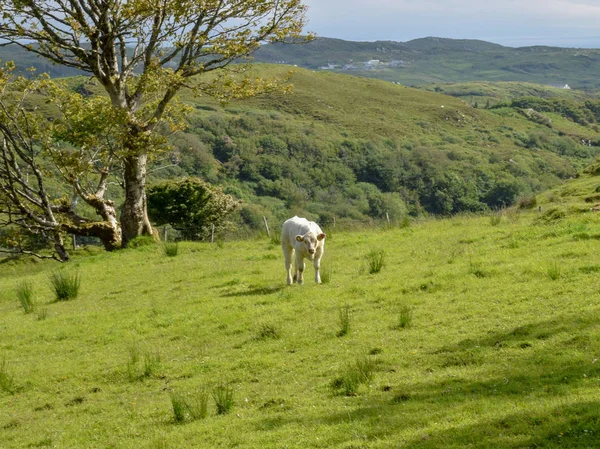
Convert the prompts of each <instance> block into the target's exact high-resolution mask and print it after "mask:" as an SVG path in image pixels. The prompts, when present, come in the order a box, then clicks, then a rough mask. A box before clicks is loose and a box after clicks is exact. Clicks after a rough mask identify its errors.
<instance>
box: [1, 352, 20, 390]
mask: <svg viewBox="0 0 600 449" xmlns="http://www.w3.org/2000/svg"><path fill="white" fill-rule="evenodd" d="M15 390H16V388H15V376H14V375H12V374H11V373H10V372H9V370H8V362H7V361H6V359H2V362H0V391H4V392H6V393H10V394H14V393H15Z"/></svg>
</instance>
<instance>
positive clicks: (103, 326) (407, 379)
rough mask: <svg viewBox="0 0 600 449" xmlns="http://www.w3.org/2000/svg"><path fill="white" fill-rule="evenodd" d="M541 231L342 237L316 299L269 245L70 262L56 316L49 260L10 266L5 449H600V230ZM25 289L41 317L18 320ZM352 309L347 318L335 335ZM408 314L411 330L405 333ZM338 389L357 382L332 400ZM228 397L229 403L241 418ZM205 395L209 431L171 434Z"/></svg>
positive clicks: (472, 228) (199, 247)
mask: <svg viewBox="0 0 600 449" xmlns="http://www.w3.org/2000/svg"><path fill="white" fill-rule="evenodd" d="M576 181H580V182H586V183H587V182H589V180H588V179H587V178H582V179H579V180H576ZM565 188H569V189H571V190H573V191H575V190H577V189H580V190H577V191H581V195H583V196H585V193H583V192H584V190H585V189H584V188H583V187H581V186H580V187H578V186H576V185H574V184H569V185H567V186H565ZM590 189H591V190H593V188H591V187H590ZM559 193H560V192H558V191H557V192H555V196H556V198H557V199H564V200H565V201H566V198H567V197H566V196H560V195H559ZM583 196H582V197H583ZM544 201H545V199H544V198H540V204H542V207H543V208H544V207H546V204H547V203H545V202H544ZM568 204H571V203H568ZM568 204H565V205H564V206H565V208H566V210H570V209H569V206H568ZM542 213H543V212H542ZM538 215H539V212H538V211H537V210H536V209H533V210H532V211H526V212H523V213H516V215H515V217H514V218H512V219H508V217H509V214H508V213H507V215H506V217H507V219H506V220H502V222H501V223H499V224H498V225H496V226H490V219H489V215H488V214H486V215H481V216H457V217H454V218H451V219H444V220H441V219H435V220H434V219H432V220H425V221H424V220H420V221H415V222H413V223H412V224H411V227H410V228H408V229H391V230H385V231H383V230H377V229H375V228H374V229H369V230H368V232H367V231H366V230H361V231H356V232H349V231H343V230H341V229H338V228H336V233H335V238H333V239H331V240H330V241H328V244H327V245H328V247H327V252H326V253H325V256H324V263H327V264H332V265H333V266H335V267H336V271H335V277H333V278H332V280H331V282H330V283H328V284H322V285H316V284H314V283H307V284H305V285H303V286H297V285H296V286H291V287H288V286H287V285H285V272H284V271H285V270H284V269H283V263H282V260H281V255H280V248H278V247H277V246H274V245H271V244H270V242H269V241H268V239H267V238H266V237H264V238H262V239H260V240H259V239H253V240H247V241H228V242H227V244H226V245H224V246H223V247H222V248H218V247H216V245H211V244H209V243H180V245H179V254H178V256H177V257H174V258H171V257H165V256H164V254H163V252H162V247H161V245H150V246H143V247H140V248H137V249H128V250H124V251H119V252H115V253H98V254H95V255H91V256H85V257H83V256H78V255H77V254H75V255H74V260H73V262H71V264H72V265H71V266H70V267H66V268H69V269H77V271H78V272H79V273H80V274H81V277H82V279H85V282H83V283H82V284H81V288H80V291H79V296H78V299H77V300H76V301H55V298H54V292H53V290H52V287H51V285H50V284H49V283H48V274H49V273H52V272H54V270H55V269H56V265H55V264H53V263H50V262H47V261H44V262H39V263H14V262H7V263H4V264H0V331H1V333H2V338H1V339H0V360H4V361H5V362H4V364H3V366H4V368H3V369H2V370H3V372H5V373H6V378H7V379H13V380H14V381H13V384H12V385H10V386H9V388H8V390H9V391H7V389H4V390H0V411H1V412H2V413H0V447H2V449H5V448H6V449H20V448H29V447H54V446H56V447H60V448H71V447H72V448H84V447H86V448H92V449H96V448H97V449H105V448H109V447H113V448H119V449H134V448H145V447H148V448H158V447H161V448H170V449H176V448H180V447H188V446H189V444H190V443H189V442H190V441H193V442H194V445H195V446H198V447H206V448H227V447H243V448H248V449H255V448H256V449H258V448H280V447H289V448H298V449H300V448H302V449H305V448H323V449H325V448H327V449H329V448H335V449H349V448H351V447H354V448H368V449H373V448H376V449H382V448H386V449H387V448H397V447H408V448H427V449H434V448H467V447H471V448H500V449H509V448H510V449H512V448H516V447H523V448H525V447H542V448H557V447H565V448H581V449H583V448H586V447H595V445H596V444H597V438H598V435H600V424H599V423H600V409H599V407H598V402H599V401H600V388H599V387H600V360H599V358H600V290H599V289H598V273H599V272H600V268H598V265H599V263H598V257H597V250H596V248H595V246H596V243H597V242H596V240H594V239H593V236H594V235H600V222H599V221H598V218H597V216H596V215H595V214H592V213H571V212H569V213H568V214H567V216H566V217H565V218H561V219H558V220H554V221H552V222H549V223H543V222H539V221H537V220H536V217H537V216H538ZM582 234H587V235H588V236H590V238H588V239H584V238H581V235H582ZM575 236H579V237H575ZM372 248H386V266H385V268H384V269H383V270H381V271H380V272H379V273H378V274H377V275H369V274H368V272H367V271H366V270H363V271H362V272H361V267H363V266H364V263H365V261H364V256H365V254H367V253H368V252H369V251H370V250H371V249H372ZM388 248H389V250H388ZM257 255H258V256H259V257H256V256H257ZM264 256H272V257H264ZM554 263H556V264H557V265H558V266H559V267H560V278H559V279H557V280H551V279H550V278H549V277H548V273H547V270H548V267H550V266H552V264H554ZM306 269H307V271H308V273H307V274H310V270H312V266H311V265H310V264H308V265H307V268H306ZM477 269H480V270H482V272H483V273H485V276H483V277H479V276H477V275H475V274H474V273H473V272H474V271H476V270H477ZM22 282H30V283H31V284H32V285H34V286H35V287H36V300H37V304H38V310H47V311H48V313H47V318H46V319H44V320H37V319H36V318H35V313H34V314H33V316H32V315H25V314H23V310H22V309H21V307H20V306H19V305H18V304H17V302H16V301H15V295H14V291H15V288H16V286H17V285H19V284H20V283H22ZM340 304H343V305H348V306H349V307H350V308H351V310H352V317H351V318H352V323H351V324H352V331H351V332H349V333H348V334H347V335H346V336H344V337H343V338H338V337H337V336H336V332H337V330H338V327H337V326H338V322H337V318H338V310H339V306H340ZM402 305H410V307H411V308H412V311H413V314H412V317H411V322H410V326H405V327H403V328H401V329H400V328H399V321H400V314H399V313H400V311H401V307H402ZM257 323H276V328H277V329H278V331H280V334H279V335H280V336H279V338H257V335H258V334H259V331H260V329H261V328H260V327H258V328H257ZM132 342H137V343H135V344H133V346H135V345H137V347H138V349H137V356H136V357H133V358H134V359H135V370H134V372H135V373H137V374H136V376H135V379H134V381H132V380H131V379H130V378H129V376H128V375H127V364H128V362H129V361H130V359H131V357H132V355H131V354H132V352H131V348H132ZM134 352H135V351H134ZM145 353H148V354H149V356H148V363H149V365H152V357H151V356H152V354H154V355H156V354H160V365H159V366H158V367H156V369H154V370H152V369H151V370H150V371H152V372H151V373H150V375H147V376H146V375H143V374H144V373H146V364H145V362H144V354H145ZM345 373H354V374H352V376H354V378H353V377H352V376H350V381H352V379H363V380H362V381H361V382H359V383H358V386H357V387H356V388H354V387H353V385H352V383H351V382H350V381H349V382H348V388H347V389H346V388H345V387H344V389H338V390H334V389H332V383H333V382H334V380H335V379H336V378H339V377H342V376H344V374H345ZM361 376H362V377H361ZM15 384H16V385H15ZM217 385H223V386H226V388H229V389H230V391H231V392H232V393H231V394H233V398H232V399H233V402H234V406H233V408H232V409H230V412H229V413H225V414H221V415H219V414H218V410H217V406H216V402H215V399H214V398H213V397H212V395H211V391H212V390H213V388H215V386H217ZM204 388H207V390H206V391H208V392H209V402H208V413H207V415H206V416H205V417H204V418H203V419H195V418H192V416H191V415H190V414H189V413H190V412H189V410H188V409H184V410H183V421H182V423H181V424H180V423H178V422H177V418H176V417H175V416H176V415H175V411H174V408H173V405H172V402H171V398H170V395H169V392H170V391H174V392H178V393H180V394H182V395H183V397H184V398H185V399H186V400H187V403H188V404H189V403H192V404H193V403H194V400H192V399H194V398H196V393H194V392H198V391H202V390H203V389H204ZM11 391H12V392H13V393H11ZM346 391H347V392H346ZM348 393H349V395H347V394H348ZM225 396H226V395H225ZM226 402H227V401H225V402H224V403H226ZM199 409H200V410H201V409H202V407H201V406H199ZM186 410H187V411H186ZM200 415H202V412H201V411H200V412H199V416H200Z"/></svg>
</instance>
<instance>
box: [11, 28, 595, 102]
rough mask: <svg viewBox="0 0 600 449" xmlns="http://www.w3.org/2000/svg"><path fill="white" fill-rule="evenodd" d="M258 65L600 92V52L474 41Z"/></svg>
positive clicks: (341, 47) (385, 45) (277, 57)
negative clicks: (548, 86)
mask: <svg viewBox="0 0 600 449" xmlns="http://www.w3.org/2000/svg"><path fill="white" fill-rule="evenodd" d="M254 56H255V60H256V61H257V62H266V63H275V64H289V65H297V66H300V67H304V68H308V69H311V70H329V71H334V72H341V73H348V74H352V75H358V76H364V77H368V78H378V79H383V80H386V81H392V82H396V83H401V84H403V85H423V84H429V83H462V82H469V81H494V82H498V81H504V82H506V81H513V82H529V83H537V84H543V85H555V86H564V85H565V84H568V85H569V86H571V87H572V88H574V89H586V90H593V89H600V78H599V77H598V76H597V74H598V73H600V50H594V49H575V48H560V47H543V46H534V47H521V48H512V47H503V46H502V45H498V44H493V43H490V42H485V41H480V40H472V39H446V38H439V37H425V38H421V39H414V40H411V41H408V42H394V41H376V42H354V41H345V40H341V39H331V38H318V39H316V40H314V41H312V42H309V43H307V44H268V45H264V46H263V47H261V48H260V49H259V50H258V51H257V52H256V53H255V54H254ZM0 59H1V60H14V61H16V62H17V64H18V65H19V66H21V67H24V68H26V67H31V66H33V67H35V68H36V69H37V70H38V71H39V72H48V73H50V74H51V75H52V76H56V77H60V76H73V75H76V74H78V72H77V71H75V70H73V69H68V68H64V67H60V66H56V65H53V64H52V63H50V62H48V61H45V60H43V59H41V58H38V57H37V56H35V55H34V54H32V53H28V52H26V51H24V50H22V49H20V48H18V47H16V46H7V47H0Z"/></svg>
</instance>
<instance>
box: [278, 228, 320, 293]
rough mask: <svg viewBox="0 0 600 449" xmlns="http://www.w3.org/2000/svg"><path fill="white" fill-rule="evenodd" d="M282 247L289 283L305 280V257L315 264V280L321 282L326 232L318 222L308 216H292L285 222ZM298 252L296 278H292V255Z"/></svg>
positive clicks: (295, 266)
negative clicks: (307, 217) (320, 271)
mask: <svg viewBox="0 0 600 449" xmlns="http://www.w3.org/2000/svg"><path fill="white" fill-rule="evenodd" d="M281 248H282V249H283V258H284V259H285V269H286V271H287V283H288V285H292V284H293V283H294V282H298V284H302V283H303V282H304V277H303V273H304V259H305V258H306V259H308V260H312V261H313V263H314V266H315V282H316V283H317V284H320V283H321V275H320V274H319V268H320V266H321V257H323V252H324V251H325V234H324V233H323V231H321V228H320V227H319V225H318V224H316V223H315V222H313V221H308V220H307V219H306V218H299V217H292V218H290V219H289V220H286V221H285V223H283V229H282V231H281ZM294 253H296V260H295V263H294V278H293V280H292V270H291V268H292V255H293V254H294Z"/></svg>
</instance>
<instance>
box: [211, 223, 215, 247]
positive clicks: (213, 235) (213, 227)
mask: <svg viewBox="0 0 600 449" xmlns="http://www.w3.org/2000/svg"><path fill="white" fill-rule="evenodd" d="M210 243H215V224H214V223H213V224H212V232H211V233H210Z"/></svg>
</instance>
